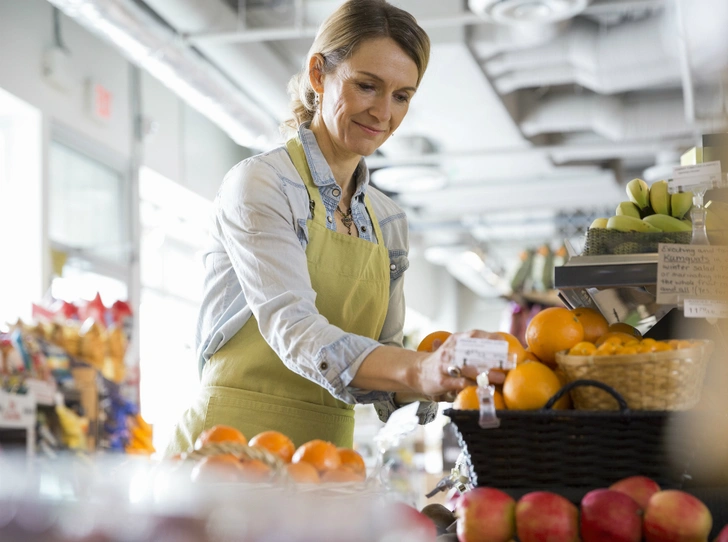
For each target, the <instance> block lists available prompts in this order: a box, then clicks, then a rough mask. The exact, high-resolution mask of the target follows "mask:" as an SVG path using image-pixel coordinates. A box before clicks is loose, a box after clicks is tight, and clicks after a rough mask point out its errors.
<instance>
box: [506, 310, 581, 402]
mask: <svg viewBox="0 0 728 542" xmlns="http://www.w3.org/2000/svg"><path fill="white" fill-rule="evenodd" d="M583 340H584V326H582V325H581V322H579V319H578V318H577V317H576V316H574V315H573V314H572V313H571V312H570V311H569V310H568V309H565V308H563V307H549V308H548V309H544V310H542V311H541V312H539V313H538V314H536V316H534V317H533V318H532V319H531V321H530V322H529V323H528V327H527V328H526V341H527V342H528V346H529V347H531V351H533V353H534V354H536V357H538V359H540V360H541V361H542V362H544V363H554V360H555V359H556V352H559V351H560V350H568V349H569V348H571V347H572V346H574V345H575V344H577V343H580V342H582V341H583ZM506 404H508V401H507V400H506ZM509 408H510V407H509Z"/></svg>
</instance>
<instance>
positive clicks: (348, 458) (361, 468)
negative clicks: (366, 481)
mask: <svg viewBox="0 0 728 542" xmlns="http://www.w3.org/2000/svg"><path fill="white" fill-rule="evenodd" d="M338 452H339V459H341V466H342V467H348V468H350V469H351V470H353V471H354V472H355V473H357V474H360V475H362V476H363V477H364V478H366V476H367V466H366V464H365V463H364V458H363V457H362V456H361V455H359V452H357V451H356V450H352V449H351V448H338Z"/></svg>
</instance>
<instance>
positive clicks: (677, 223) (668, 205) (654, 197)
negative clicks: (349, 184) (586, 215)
mask: <svg viewBox="0 0 728 542" xmlns="http://www.w3.org/2000/svg"><path fill="white" fill-rule="evenodd" d="M627 197H628V198H629V201H623V202H621V203H620V204H619V205H617V209H616V210H615V212H614V216H613V217H611V218H597V219H595V220H594V222H592V224H591V226H590V228H606V229H608V230H616V231H622V232H631V231H634V232H643V233H651V232H652V233H654V232H681V231H692V229H693V226H692V223H691V222H690V220H689V219H686V218H684V217H685V216H686V215H687V214H688V211H690V209H691V207H692V206H693V193H692V192H680V193H678V194H670V193H669V192H668V191H667V181H656V182H654V183H652V186H648V184H647V183H646V182H645V181H643V180H642V179H632V180H631V181H630V182H629V183H627Z"/></svg>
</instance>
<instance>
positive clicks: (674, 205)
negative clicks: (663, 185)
mask: <svg viewBox="0 0 728 542" xmlns="http://www.w3.org/2000/svg"><path fill="white" fill-rule="evenodd" d="M692 206H693V193H692V192H678V193H677V194H673V195H672V197H671V198H670V214H671V215H672V216H674V217H675V218H683V217H685V215H687V214H688V212H689V211H690V209H691V208H692Z"/></svg>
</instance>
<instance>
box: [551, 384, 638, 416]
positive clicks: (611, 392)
mask: <svg viewBox="0 0 728 542" xmlns="http://www.w3.org/2000/svg"><path fill="white" fill-rule="evenodd" d="M579 386H594V387H595V388H599V389H601V390H604V391H606V392H607V393H608V394H609V395H611V396H612V397H614V400H615V401H617V404H618V405H619V410H620V412H622V413H625V412H629V405H627V401H625V400H624V397H622V396H621V395H620V394H619V392H618V391H617V390H615V389H614V388H613V387H612V386H609V385H607V384H605V383H604V382H599V381H598V380H586V379H584V380H574V381H572V382H569V383H568V384H566V385H565V386H564V387H562V388H561V389H560V390H559V391H557V392H556V393H555V394H554V396H553V397H552V398H551V399H549V400H548V402H547V403H546V404H545V405H544V406H543V409H544V410H551V407H553V406H554V403H556V401H558V400H559V399H561V398H562V397H563V396H564V395H565V394H567V393H569V392H570V391H571V390H572V389H574V388H577V387H579Z"/></svg>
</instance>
